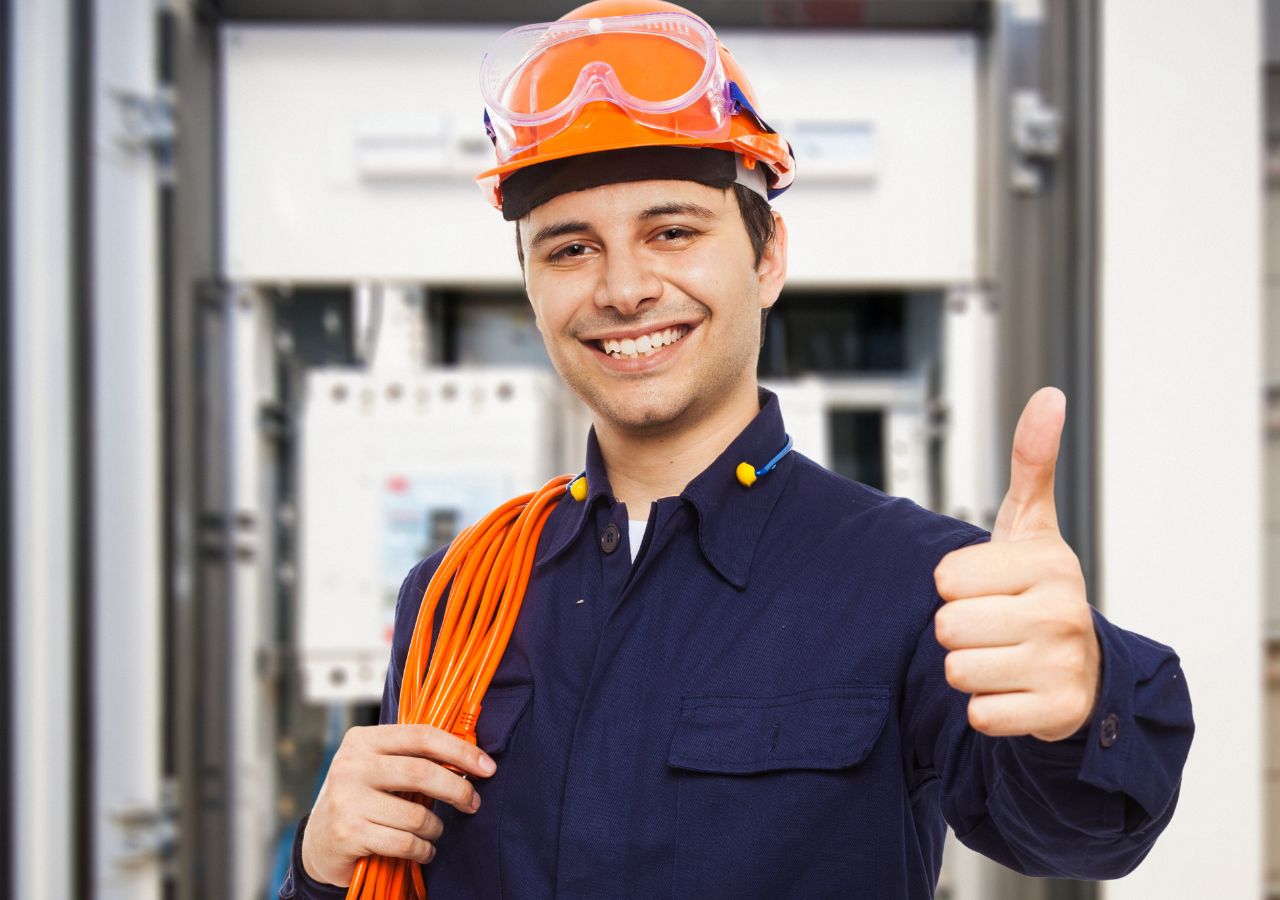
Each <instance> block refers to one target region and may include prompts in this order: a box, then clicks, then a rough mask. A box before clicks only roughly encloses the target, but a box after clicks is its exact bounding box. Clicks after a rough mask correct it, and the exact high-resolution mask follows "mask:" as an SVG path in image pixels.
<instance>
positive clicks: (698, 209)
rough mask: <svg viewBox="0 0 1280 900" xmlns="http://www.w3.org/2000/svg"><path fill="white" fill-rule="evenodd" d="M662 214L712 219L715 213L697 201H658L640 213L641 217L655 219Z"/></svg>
mask: <svg viewBox="0 0 1280 900" xmlns="http://www.w3.org/2000/svg"><path fill="white" fill-rule="evenodd" d="M662 216H694V217H696V218H699V219H714V218H715V217H716V214H715V213H713V212H712V211H711V210H709V209H707V208H706V207H705V206H699V205H698V204H697V203H659V204H658V205H657V206H650V207H649V208H648V209H646V210H645V211H644V212H642V213H640V218H641V219H657V218H661V217H662Z"/></svg>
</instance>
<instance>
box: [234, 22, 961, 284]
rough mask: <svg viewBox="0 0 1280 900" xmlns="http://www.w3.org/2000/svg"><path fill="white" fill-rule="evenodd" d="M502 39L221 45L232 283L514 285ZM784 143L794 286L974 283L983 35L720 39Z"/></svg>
mask: <svg viewBox="0 0 1280 900" xmlns="http://www.w3.org/2000/svg"><path fill="white" fill-rule="evenodd" d="M501 31H502V29H501V28H500V27H492V28H477V27H466V28H462V27H442V26H433V27H417V28H411V27H399V26H398V27H395V28H365V27H361V28H350V27H347V28H328V27H313V26H306V27H298V26H292V27H281V26H262V25H253V26H236V27H230V28H225V29H223V32H222V34H223V61H224V65H223V67H222V74H223V85H222V87H223V90H222V96H223V103H224V107H223V121H224V123H225V143H224V146H225V151H226V152H225V154H224V166H225V168H224V173H223V174H224V184H225V185H226V192H227V193H226V216H225V217H224V223H225V229H226V231H225V234H224V240H223V246H224V247H225V248H226V249H225V254H226V255H225V257H224V259H223V267H224V274H225V275H226V276H227V277H229V278H230V279H232V280H236V281H280V280H283V281H339V282H350V281H358V280H361V279H393V280H395V279H400V280H406V281H421V282H428V283H430V282H437V283H438V282H450V283H465V284H486V283H488V284H503V285H512V284H519V282H520V272H519V268H518V266H517V264H516V260H515V252H514V248H513V247H512V237H511V235H512V226H511V224H510V223H508V222H504V221H503V220H502V217H501V216H500V215H498V214H497V213H496V212H495V211H494V210H492V209H491V208H490V207H489V206H488V204H487V203H486V202H485V201H484V200H483V198H482V197H481V195H480V192H479V191H478V190H477V188H476V186H475V185H474V183H473V182H472V180H471V177H472V175H473V174H474V173H476V172H478V171H481V170H482V169H484V168H487V167H488V166H489V165H491V164H492V148H491V147H490V144H489V141H488V139H487V138H486V137H485V134H484V130H483V126H482V125H481V112H482V108H483V104H482V101H481V99H480V90H479V85H478V75H479V67H480V59H481V57H482V55H483V54H484V51H485V50H486V49H487V48H488V46H489V45H490V44H491V43H492V41H493V39H494V38H495V37H497V35H498V34H500V33H501ZM721 37H722V38H723V40H724V42H725V44H726V45H727V46H729V47H730V48H731V49H732V51H733V53H734V55H735V56H736V57H737V59H738V60H739V61H740V62H741V63H742V65H743V68H744V69H745V70H746V71H747V72H749V73H750V74H751V80H752V82H753V84H754V86H755V88H756V90H757V92H758V93H759V95H760V97H759V99H760V107H761V109H762V111H763V112H764V114H765V115H766V117H767V119H768V120H769V121H770V123H771V124H772V125H773V126H774V127H776V128H778V129H779V130H780V131H781V132H782V133H783V134H785V135H786V136H787V137H788V139H789V140H791V142H792V144H793V146H794V148H795V151H796V154H797V159H798V166H797V173H798V174H797V180H796V185H795V187H794V188H792V189H791V191H789V192H788V193H787V194H785V195H783V197H782V198H780V199H779V201H778V208H779V209H780V210H781V211H782V212H783V214H784V215H785V216H786V218H787V222H788V223H789V226H790V232H791V266H790V273H791V283H792V284H814V285H817V284H823V285H829V284H860V285H895V286H897V285H941V284H951V283H955V282H965V283H971V282H973V281H975V280H977V271H976V268H977V249H976V248H977V225H978V214H977V205H976V197H977V181H978V164H977V149H976V147H977V114H978V89H977V84H978V61H977V60H978V53H977V39H976V38H975V37H974V36H972V35H906V34H851V33H836V32H821V33H819V32H810V33H804V32H788V33H786V34H773V35H766V34H763V33H761V32H754V31H753V32H733V31H726V32H724V33H723V34H722V35H721Z"/></svg>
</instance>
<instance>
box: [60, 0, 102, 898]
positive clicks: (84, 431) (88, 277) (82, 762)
mask: <svg viewBox="0 0 1280 900" xmlns="http://www.w3.org/2000/svg"><path fill="white" fill-rule="evenodd" d="M93 7H94V3H93V0H72V2H71V3H70V4H69V13H70V18H71V29H70V30H71V37H70V48H69V50H70V53H69V60H68V61H69V65H70V68H71V104H70V108H71V152H72V161H71V172H70V184H71V222H72V225H71V260H72V269H71V281H72V284H71V317H72V318H71V321H72V326H71V328H72V331H71V341H72V348H73V349H72V355H71V368H72V374H71V378H72V382H73V385H74V387H73V393H72V409H73V413H72V429H71V432H72V446H73V447H76V448H79V450H80V452H78V453H73V454H72V455H71V467H72V472H71V479H72V495H71V496H72V521H73V523H74V525H73V529H74V531H73V533H74V537H73V547H74V562H73V572H74V574H73V575H72V579H73V587H72V592H71V603H72V606H73V608H74V612H73V616H72V637H71V648H70V649H71V654H70V658H71V682H72V685H73V691H72V698H73V699H72V704H73V708H74V709H75V715H74V717H73V719H72V727H71V740H72V747H73V751H72V753H73V756H72V759H73V763H72V773H73V774H72V779H73V780H72V791H73V792H74V796H75V801H76V802H75V814H74V825H73V826H72V829H73V830H72V842H73V848H74V851H73V857H72V859H73V867H72V872H73V873H74V877H73V884H74V885H75V893H76V895H77V896H81V897H93V896H95V895H96V893H97V892H96V890H95V888H96V883H95V878H94V868H95V861H94V855H95V849H96V832H97V824H98V817H99V814H100V810H99V809H98V808H97V803H96V797H95V787H96V779H95V778H94V768H95V765H96V759H95V756H96V749H97V740H96V737H97V735H96V729H95V716H96V713H97V709H96V707H95V703H94V701H95V693H96V691H95V683H96V678H95V676H96V675H97V665H96V663H97V652H96V647H95V635H94V627H95V623H96V622H97V616H96V614H95V607H96V606H97V601H98V599H99V598H98V593H97V591H98V585H97V579H96V578H95V577H94V570H95V565H96V561H97V551H96V541H95V533H94V532H95V528H94V524H95V523H94V519H95V516H96V512H97V496H96V488H97V484H96V480H95V477H94V476H95V472H96V468H97V467H96V465H95V463H96V450H97V442H96V435H97V427H96V423H97V415H96V413H97V409H96V403H95V399H96V398H95V392H94V374H95V373H94V369H95V365H96V361H97V354H96V349H97V348H96V340H95V328H94V300H95V296H94V264H93V250H94V229H95V228H96V226H97V224H98V223H97V222H96V221H95V220H94V209H95V203H94V175H93V168H94V161H93V154H92V152H91V151H90V150H89V148H90V147H92V146H93V134H94V130H95V129H94V113H95V104H94V90H95V83H94V82H95V72H94V64H95V61H96V54H95V52H94V51H95V47H94V9H93Z"/></svg>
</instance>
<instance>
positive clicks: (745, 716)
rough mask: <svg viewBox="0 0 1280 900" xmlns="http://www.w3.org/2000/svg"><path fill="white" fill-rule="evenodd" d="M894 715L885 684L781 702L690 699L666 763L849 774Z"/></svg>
mask: <svg viewBox="0 0 1280 900" xmlns="http://www.w3.org/2000/svg"><path fill="white" fill-rule="evenodd" d="M888 710H889V688H888V687H887V686H883V685H847V686H839V687H829V688H818V689H816V690H811V691H803V692H801V693H798V694H787V695H785V696H781V697H686V698H684V700H683V701H682V702H681V706H680V721H679V722H678V723H677V724H676V731H675V736H674V737H673V738H672V740H671V752H670V753H669V755H668V756H667V763H668V764H669V765H671V766H674V767H676V768H680V769H689V770H692V771H695V772H722V773H748V772H769V771H773V770H776V769H843V768H845V767H846V766H852V765H854V764H855V763H859V762H861V761H862V760H864V759H865V758H866V757H867V754H868V753H870V752H871V747H872V746H873V745H874V744H875V742H876V738H878V737H879V736H880V731H881V729H883V728H884V721H885V718H886V717H887V715H888Z"/></svg>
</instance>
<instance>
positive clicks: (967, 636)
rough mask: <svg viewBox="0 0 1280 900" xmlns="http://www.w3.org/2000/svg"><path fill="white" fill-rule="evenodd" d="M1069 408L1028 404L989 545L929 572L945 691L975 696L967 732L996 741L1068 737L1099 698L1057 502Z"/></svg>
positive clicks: (1077, 578) (1080, 578) (1054, 394)
mask: <svg viewBox="0 0 1280 900" xmlns="http://www.w3.org/2000/svg"><path fill="white" fill-rule="evenodd" d="M1066 405H1067V398H1066V395H1064V394H1063V393H1062V391H1060V390H1058V389H1057V388H1041V389H1040V390H1039V391H1037V392H1036V393H1035V394H1034V395H1033V396H1032V397H1031V399H1030V400H1029V401H1028V402H1027V405H1026V408H1025V409H1024V410H1023V411H1022V416H1021V418H1019V420H1018V427H1017V429H1016V431H1015V432H1014V436H1013V461H1012V464H1011V467H1010V477H1009V492H1008V493H1007V494H1005V498H1004V502H1003V503H1001V504H1000V512H999V513H998V514H997V516H996V523H995V527H994V528H993V529H992V531H991V540H990V542H988V543H984V544H975V545H972V546H969V547H961V548H960V549H959V550H953V551H952V552H950V553H948V554H947V555H946V556H944V557H943V558H942V561H941V562H939V563H938V567H937V568H936V569H935V570H934V573H933V577H934V582H935V583H936V585H937V588H938V595H939V596H940V597H941V598H942V599H943V600H944V601H946V603H945V604H944V605H943V606H942V607H941V608H940V609H939V610H938V612H937V615H936V616H935V617H934V629H935V633H936V635H937V638H938V643H940V644H941V645H942V646H943V647H945V648H946V649H947V650H949V651H950V652H949V653H948V654H947V658H946V675H947V682H948V683H949V684H950V685H951V686H952V687H954V688H955V689H956V690H960V691H964V692H965V693H967V694H971V695H972V696H971V697H970V698H969V724H971V725H972V726H973V727H974V728H975V729H977V730H978V731H981V732H983V733H984V734H989V735H992V736H995V737H1001V736H1012V735H1024V734H1029V735H1032V736H1033V737H1036V738H1039V739H1041V740H1045V741H1057V740H1061V739H1062V738H1065V737H1070V736H1071V735H1072V734H1075V733H1076V732H1077V731H1078V730H1080V728H1081V726H1083V725H1084V724H1085V723H1086V722H1088V721H1089V718H1090V716H1091V715H1092V714H1093V708H1094V703H1095V701H1096V699H1097V694H1098V677H1099V672H1100V669H1101V666H1100V651H1099V649H1098V637H1097V634H1096V633H1095V631H1094V627H1093V616H1092V614H1091V613H1090V611H1089V602H1088V599H1087V596H1086V593H1085V583H1084V574H1083V573H1082V572H1081V570H1080V561H1079V559H1078V558H1077V557H1076V555H1075V553H1074V552H1073V551H1072V550H1071V548H1070V547H1069V546H1068V545H1067V542H1066V541H1064V540H1063V539H1062V534H1061V533H1060V532H1059V531H1058V514H1057V509H1056V508H1055V506H1054V500H1053V474H1054V467H1055V466H1056V464H1057V461H1058V445H1059V441H1060V440H1061V437H1062V426H1063V423H1064V422H1065V420H1066Z"/></svg>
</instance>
